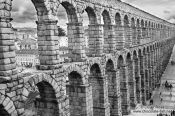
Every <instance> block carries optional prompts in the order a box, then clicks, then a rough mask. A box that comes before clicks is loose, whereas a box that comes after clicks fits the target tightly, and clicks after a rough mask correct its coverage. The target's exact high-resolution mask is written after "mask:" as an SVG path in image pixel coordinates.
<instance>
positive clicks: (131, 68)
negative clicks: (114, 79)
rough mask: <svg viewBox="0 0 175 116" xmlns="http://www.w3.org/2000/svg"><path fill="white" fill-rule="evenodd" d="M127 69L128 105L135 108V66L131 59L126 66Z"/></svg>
mask: <svg viewBox="0 0 175 116" xmlns="http://www.w3.org/2000/svg"><path fill="white" fill-rule="evenodd" d="M127 69H128V86H129V92H130V106H131V107H132V108H135V106H136V85H135V72H134V70H135V67H134V65H133V61H130V63H129V64H128V66H127Z"/></svg>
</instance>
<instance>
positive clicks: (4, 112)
mask: <svg viewBox="0 0 175 116" xmlns="http://www.w3.org/2000/svg"><path fill="white" fill-rule="evenodd" d="M0 98H1V99H0V103H1V104H0V116H11V115H13V116H17V115H18V114H17V111H16V107H15V105H14V103H13V101H12V100H11V99H10V98H9V97H8V96H5V95H2V94H0Z"/></svg>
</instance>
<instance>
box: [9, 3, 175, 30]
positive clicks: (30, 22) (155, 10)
mask: <svg viewBox="0 0 175 116" xmlns="http://www.w3.org/2000/svg"><path fill="white" fill-rule="evenodd" d="M122 1H123V2H126V3H129V4H131V5H132V6H134V7H137V8H139V9H141V10H144V11H146V12H148V13H150V14H152V15H155V16H157V17H160V18H162V19H165V20H167V21H169V22H171V23H175V13H174V12H175V5H173V4H175V1H172V0H142V1H140V2H139V0H122ZM143 4H144V5H143ZM60 6H61V5H60ZM12 18H13V19H14V20H13V21H12V24H13V26H14V27H35V28H36V23H35V21H36V20H37V16H36V10H35V7H34V5H33V3H32V2H31V0H14V1H13V6H12ZM58 19H59V22H58V25H60V26H61V27H63V28H64V29H65V28H66V23H67V16H66V11H65V9H64V8H63V7H62V6H61V7H60V8H59V12H58ZM87 19H88V17H87V16H86V15H85V18H84V20H85V25H86V24H87Z"/></svg>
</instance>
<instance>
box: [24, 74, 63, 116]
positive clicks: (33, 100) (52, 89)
mask: <svg viewBox="0 0 175 116" xmlns="http://www.w3.org/2000/svg"><path fill="white" fill-rule="evenodd" d="M61 89H62V88H61V87H60V86H59V85H58V84H57V82H56V81H55V80H54V79H53V78H52V77H50V76H49V75H46V74H39V75H35V76H34V77H31V78H30V79H29V80H28V82H27V83H26V84H25V85H24V88H23V92H22V94H23V96H26V97H27V98H28V99H27V100H25V101H24V106H25V112H24V113H28V112H31V113H33V114H37V115H42V116H47V115H52V116H56V115H61V114H62V113H63V112H60V108H62V107H64V106H62V105H59V103H58V101H59V100H58V99H57V98H60V97H61V94H60V93H59V92H60V90H61Z"/></svg>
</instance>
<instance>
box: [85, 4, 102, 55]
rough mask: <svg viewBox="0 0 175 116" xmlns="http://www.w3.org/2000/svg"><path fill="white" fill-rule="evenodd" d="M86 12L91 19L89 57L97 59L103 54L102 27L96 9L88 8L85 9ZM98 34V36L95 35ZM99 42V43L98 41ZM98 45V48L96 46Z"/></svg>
mask: <svg viewBox="0 0 175 116" xmlns="http://www.w3.org/2000/svg"><path fill="white" fill-rule="evenodd" d="M85 11H86V12H87V15H88V18H89V26H88V37H89V38H88V47H89V51H88V52H89V53H88V55H89V56H92V57H97V56H100V55H101V54H102V53H103V46H102V43H103V41H102V37H103V32H102V30H103V29H102V25H99V22H98V20H97V19H98V18H97V16H98V15H97V13H96V12H97V11H95V8H94V9H93V8H92V7H90V6H87V7H86V8H85ZM94 33H96V34H94ZM97 40H98V41H97ZM94 45H96V46H94Z"/></svg>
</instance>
